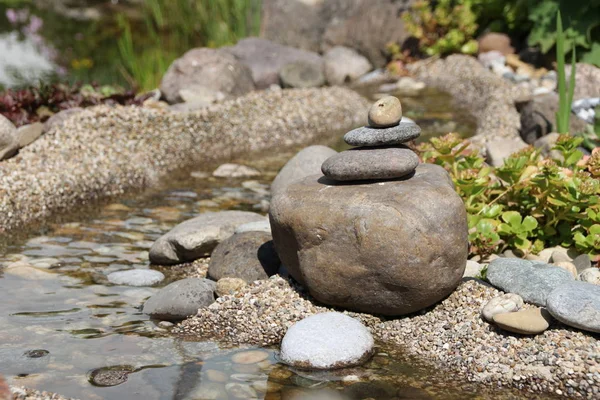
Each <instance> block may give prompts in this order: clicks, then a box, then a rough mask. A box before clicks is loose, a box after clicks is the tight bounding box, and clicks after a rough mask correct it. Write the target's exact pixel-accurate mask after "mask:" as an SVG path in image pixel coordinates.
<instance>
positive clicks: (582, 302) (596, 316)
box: [547, 281, 600, 332]
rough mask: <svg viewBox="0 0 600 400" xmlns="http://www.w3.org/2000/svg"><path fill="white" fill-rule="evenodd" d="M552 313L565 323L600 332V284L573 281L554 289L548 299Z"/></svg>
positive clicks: (549, 309) (548, 305) (548, 306)
mask: <svg viewBox="0 0 600 400" xmlns="http://www.w3.org/2000/svg"><path fill="white" fill-rule="evenodd" d="M547 308H548V311H549V312H550V314H552V316H553V317H554V318H556V319H557V320H559V321H560V322H562V323H563V324H566V325H569V326H572V327H574V328H579V329H583V330H586V331H590V332H600V286H598V285H594V284H592V283H587V282H579V281H573V282H568V283H565V284H563V285H560V286H559V287H557V288H556V289H554V290H553V291H552V292H551V293H550V295H549V296H548V300H547Z"/></svg>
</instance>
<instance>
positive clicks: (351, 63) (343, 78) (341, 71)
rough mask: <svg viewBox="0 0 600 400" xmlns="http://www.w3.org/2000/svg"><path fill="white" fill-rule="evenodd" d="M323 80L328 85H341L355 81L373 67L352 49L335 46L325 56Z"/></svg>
mask: <svg viewBox="0 0 600 400" xmlns="http://www.w3.org/2000/svg"><path fill="white" fill-rule="evenodd" d="M324 60H325V78H326V79H327V82H328V83H329V84H330V85H343V84H347V83H350V82H353V81H355V80H356V79H358V78H359V77H361V76H363V75H364V74H366V73H367V72H369V71H370V70H371V69H372V68H373V66H372V65H371V63H370V62H369V60H367V58H365V57H363V56H362V55H360V54H359V53H357V52H356V51H355V50H354V49H351V48H349V47H344V46H335V47H333V48H331V49H329V50H328V51H327V52H326V53H325V55H324Z"/></svg>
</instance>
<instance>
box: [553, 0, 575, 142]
mask: <svg viewBox="0 0 600 400" xmlns="http://www.w3.org/2000/svg"><path fill="white" fill-rule="evenodd" d="M564 47H565V34H564V31H563V26H562V18H561V16H560V11H558V12H557V13H556V72H557V73H558V96H559V106H558V111H557V112H556V129H557V131H558V133H563V134H564V133H568V132H569V119H570V117H571V104H572V103H573V93H574V90H575V48H573V52H572V56H571V78H570V81H569V87H568V89H567V86H566V84H567V79H566V71H565V49H564ZM567 90H568V92H567Z"/></svg>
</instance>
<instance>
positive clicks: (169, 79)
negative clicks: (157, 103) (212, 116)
mask: <svg viewBox="0 0 600 400" xmlns="http://www.w3.org/2000/svg"><path fill="white" fill-rule="evenodd" d="M160 90H161V92H162V93H163V96H164V97H165V98H166V99H167V101H168V102H169V103H180V102H182V101H184V97H187V98H189V97H194V98H197V99H199V98H201V99H203V100H204V101H207V102H212V101H214V100H221V99H223V100H225V99H230V98H235V97H238V96H241V95H244V94H246V93H248V92H251V91H252V90H254V82H253V81H252V74H251V72H250V70H249V69H248V67H247V66H246V65H244V64H243V63H241V62H239V61H238V60H237V59H236V57H235V56H234V55H232V54H230V53H228V52H227V51H224V50H217V49H209V48H197V49H192V50H190V51H188V52H187V53H185V54H184V55H183V56H182V57H181V58H178V59H177V60H175V61H173V63H172V64H171V66H170V67H169V69H168V70H167V72H166V73H165V75H164V76H163V79H162V82H161V84H160ZM188 101H189V100H188Z"/></svg>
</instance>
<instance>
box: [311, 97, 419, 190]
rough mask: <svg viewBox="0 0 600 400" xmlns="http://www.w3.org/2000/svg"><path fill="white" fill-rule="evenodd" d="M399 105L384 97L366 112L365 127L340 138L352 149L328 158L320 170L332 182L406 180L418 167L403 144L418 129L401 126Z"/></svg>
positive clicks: (398, 101) (412, 153)
mask: <svg viewBox="0 0 600 400" xmlns="http://www.w3.org/2000/svg"><path fill="white" fill-rule="evenodd" d="M401 120H402V104H400V100H398V99H397V98H396V97H393V96H386V97H384V98H382V99H380V100H378V101H377V102H375V104H373V106H372V107H371V109H370V110H369V119H368V122H369V125H368V126H364V127H361V128H358V129H354V130H352V131H350V132H348V133H346V135H344V141H345V142H346V143H347V144H349V145H350V146H358V147H356V148H354V149H351V150H348V151H343V152H341V153H338V154H336V155H334V156H332V157H330V158H328V159H327V160H326V161H325V162H324V163H323V165H322V166H321V170H322V172H323V175H325V176H326V177H327V178H329V179H331V180H334V181H364V180H388V179H396V178H402V177H407V176H410V175H411V174H413V173H414V171H415V169H416V168H417V166H418V165H419V157H417V155H416V154H415V153H414V152H413V151H412V150H410V149H409V148H408V147H406V146H405V145H404V144H403V143H406V142H409V141H411V140H414V139H416V138H418V137H419V135H420V134H421V128H419V126H418V125H417V124H415V123H412V122H410V123H409V122H401Z"/></svg>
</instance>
